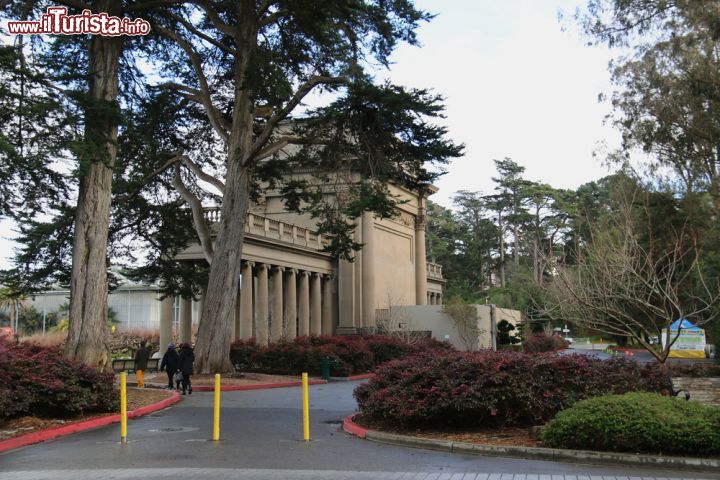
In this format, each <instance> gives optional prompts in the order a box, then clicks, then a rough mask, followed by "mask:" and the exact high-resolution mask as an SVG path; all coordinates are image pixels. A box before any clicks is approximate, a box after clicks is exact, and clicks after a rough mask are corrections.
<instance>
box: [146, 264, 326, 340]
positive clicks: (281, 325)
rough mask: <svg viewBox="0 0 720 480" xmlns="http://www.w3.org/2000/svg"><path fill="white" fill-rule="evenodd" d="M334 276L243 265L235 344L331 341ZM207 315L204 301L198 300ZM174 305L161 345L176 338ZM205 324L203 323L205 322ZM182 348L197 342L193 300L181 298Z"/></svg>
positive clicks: (168, 303) (168, 308)
mask: <svg viewBox="0 0 720 480" xmlns="http://www.w3.org/2000/svg"><path fill="white" fill-rule="evenodd" d="M333 280H334V278H333V276H332V275H330V274H328V273H323V272H316V271H309V270H303V269H296V268H289V267H284V266H281V265H271V264H268V263H260V262H251V261H243V262H242V270H241V281H240V283H239V286H238V292H237V302H236V308H235V323H234V329H233V331H234V334H233V337H234V339H235V340H238V339H248V338H250V337H255V339H256V340H257V342H258V343H259V344H267V343H268V342H274V341H277V340H280V339H281V338H285V339H293V338H295V337H296V336H303V335H310V334H313V335H320V334H328V335H331V334H333V333H334V332H335V328H336V326H337V323H338V321H337V289H336V288H334V285H333ZM198 303H199V305H198V312H199V313H200V312H202V296H201V298H200V299H199V300H198ZM172 312H173V299H172V297H167V298H165V299H164V300H163V301H162V305H161V315H160V337H161V342H163V343H164V344H167V343H168V341H169V339H170V338H171V336H172V315H173V313H172ZM201 321H202V319H200V322H201ZM178 337H179V339H180V341H181V342H190V341H191V337H192V300H191V299H187V298H180V311H179V332H178Z"/></svg>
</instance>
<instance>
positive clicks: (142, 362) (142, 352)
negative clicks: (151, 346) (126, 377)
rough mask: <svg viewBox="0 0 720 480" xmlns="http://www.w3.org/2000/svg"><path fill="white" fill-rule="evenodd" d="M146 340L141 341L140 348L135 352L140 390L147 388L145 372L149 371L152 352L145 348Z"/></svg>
mask: <svg viewBox="0 0 720 480" xmlns="http://www.w3.org/2000/svg"><path fill="white" fill-rule="evenodd" d="M145 345H146V342H145V340H141V341H140V348H138V349H137V351H136V352H135V373H136V374H137V386H138V388H145V370H147V364H148V359H149V358H150V350H148V349H147V348H145Z"/></svg>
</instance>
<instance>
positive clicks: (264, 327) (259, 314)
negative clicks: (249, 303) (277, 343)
mask: <svg viewBox="0 0 720 480" xmlns="http://www.w3.org/2000/svg"><path fill="white" fill-rule="evenodd" d="M268 306H269V305H268V266H267V265H266V264H264V263H261V264H259V265H258V267H257V297H256V299H255V339H256V340H257V343H258V345H267V343H268V336H269V333H270V328H269V325H268V318H269V317H268Z"/></svg>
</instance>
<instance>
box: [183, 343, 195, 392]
mask: <svg viewBox="0 0 720 480" xmlns="http://www.w3.org/2000/svg"><path fill="white" fill-rule="evenodd" d="M194 361H195V354H194V353H193V349H192V347H190V344H189V343H183V344H182V345H181V346H180V371H181V372H182V376H183V378H182V394H183V395H185V392H186V391H187V393H188V395H192V383H191V381H190V376H191V375H192V374H193V362H194Z"/></svg>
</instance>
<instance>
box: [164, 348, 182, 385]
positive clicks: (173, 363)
mask: <svg viewBox="0 0 720 480" xmlns="http://www.w3.org/2000/svg"><path fill="white" fill-rule="evenodd" d="M179 365H180V357H179V356H178V353H177V351H176V350H175V344H174V343H171V344H170V345H168V348H167V352H165V355H163V358H162V361H161V362H160V371H161V372H162V371H163V370H165V371H166V372H167V376H168V390H172V389H173V376H174V375H175V372H177V371H178V366H179Z"/></svg>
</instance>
